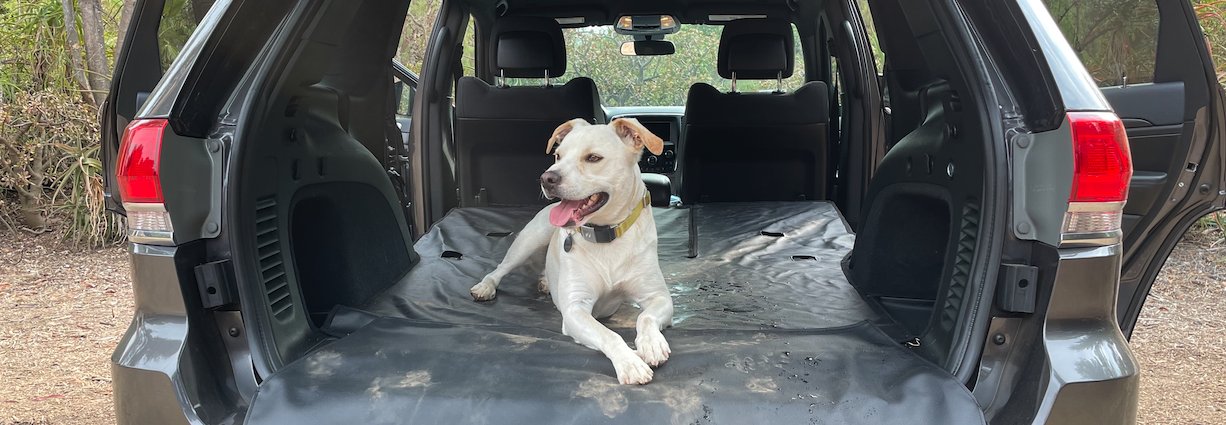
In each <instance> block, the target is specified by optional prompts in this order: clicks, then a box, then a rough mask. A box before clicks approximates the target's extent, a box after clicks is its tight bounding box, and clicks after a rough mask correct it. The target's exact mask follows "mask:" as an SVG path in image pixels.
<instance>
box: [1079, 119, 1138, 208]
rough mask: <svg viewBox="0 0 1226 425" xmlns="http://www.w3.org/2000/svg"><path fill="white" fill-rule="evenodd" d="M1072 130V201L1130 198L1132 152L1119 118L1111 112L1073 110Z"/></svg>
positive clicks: (1104, 200)
mask: <svg viewBox="0 0 1226 425" xmlns="http://www.w3.org/2000/svg"><path fill="white" fill-rule="evenodd" d="M1068 119H1069V124H1070V125H1071V126H1072V129H1073V191H1072V193H1071V194H1070V196H1069V201H1070V202H1119V201H1124V200H1126V199H1128V182H1129V180H1130V179H1132V153H1131V152H1130V151H1129V150H1128V136H1127V134H1126V133H1125V132H1124V124H1123V123H1122V122H1120V119H1119V117H1117V116H1116V115H1115V114H1113V113H1110V112H1070V113H1069V114H1068Z"/></svg>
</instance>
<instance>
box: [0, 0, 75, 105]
mask: <svg viewBox="0 0 1226 425" xmlns="http://www.w3.org/2000/svg"><path fill="white" fill-rule="evenodd" d="M65 39H66V38H65V36H64V13H63V11H62V10H61V8H60V4H59V2H56V1H29V0H24V1H23V0H9V1H5V2H3V4H2V5H0V64H2V65H0V102H4V101H7V100H9V99H12V98H13V97H14V96H16V95H17V93H19V92H28V91H46V90H51V91H58V92H66V91H69V90H71V89H72V87H73V86H72V77H71V74H69V69H70V68H69V67H70V66H71V62H70V61H69V58H68V56H67V55H66V54H65V53H64V51H65V47H64V43H65Z"/></svg>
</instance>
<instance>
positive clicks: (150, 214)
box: [115, 119, 174, 245]
mask: <svg viewBox="0 0 1226 425" xmlns="http://www.w3.org/2000/svg"><path fill="white" fill-rule="evenodd" d="M166 124H167V122H166V120H164V119H148V120H134V121H132V122H131V123H129V124H128V128H127V129H125V130H124V133H123V140H122V141H121V142H120V144H119V157H118V163H117V164H116V166H115V181H116V182H117V183H118V185H119V195H120V197H121V198H122V199H123V207H124V210H126V211H127V213H128V222H127V224H128V240H131V241H132V242H138V243H149V244H157V245H171V244H173V243H174V226H172V225H171V223H170V214H167V213H166V205H165V198H164V197H163V196H162V180H161V177H160V173H161V162H162V156H161V154H162V136H163V134H164V133H165V131H166Z"/></svg>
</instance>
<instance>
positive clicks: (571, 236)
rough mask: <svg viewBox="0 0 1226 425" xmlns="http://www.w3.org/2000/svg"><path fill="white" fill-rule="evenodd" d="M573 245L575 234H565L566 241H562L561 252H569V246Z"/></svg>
mask: <svg viewBox="0 0 1226 425" xmlns="http://www.w3.org/2000/svg"><path fill="white" fill-rule="evenodd" d="M574 244H575V234H574V233H571V234H567V235H566V239H565V240H563V241H562V252H570V247H571V245H574Z"/></svg>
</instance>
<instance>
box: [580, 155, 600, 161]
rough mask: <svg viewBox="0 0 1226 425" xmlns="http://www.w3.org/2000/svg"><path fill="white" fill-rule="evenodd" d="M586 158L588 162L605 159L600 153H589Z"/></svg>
mask: <svg viewBox="0 0 1226 425" xmlns="http://www.w3.org/2000/svg"><path fill="white" fill-rule="evenodd" d="M584 159H585V160H586V161H587V162H600V160H602V159H604V157H603V156H600V155H596V154H591V155H588V156H587V158H584Z"/></svg>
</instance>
